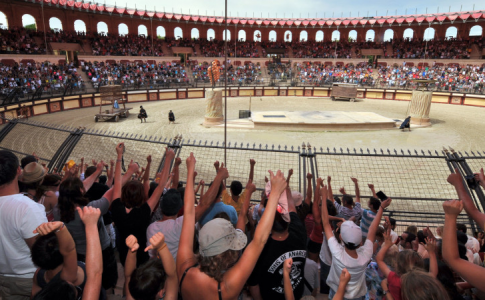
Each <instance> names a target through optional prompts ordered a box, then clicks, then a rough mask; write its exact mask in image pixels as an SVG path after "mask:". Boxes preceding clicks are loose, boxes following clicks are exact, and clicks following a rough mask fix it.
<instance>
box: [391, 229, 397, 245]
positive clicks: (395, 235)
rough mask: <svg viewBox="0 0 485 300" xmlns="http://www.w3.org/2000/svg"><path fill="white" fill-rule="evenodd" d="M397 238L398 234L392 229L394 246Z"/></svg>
mask: <svg viewBox="0 0 485 300" xmlns="http://www.w3.org/2000/svg"><path fill="white" fill-rule="evenodd" d="M397 238H398V235H397V233H396V232H395V231H394V230H392V229H391V241H392V243H393V244H394V243H396V241H397Z"/></svg>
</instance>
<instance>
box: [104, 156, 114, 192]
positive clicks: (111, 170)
mask: <svg viewBox="0 0 485 300" xmlns="http://www.w3.org/2000/svg"><path fill="white" fill-rule="evenodd" d="M114 167H115V162H114V160H110V161H109V169H108V181H106V185H107V186H108V187H109V188H111V187H112V186H113V176H114Z"/></svg>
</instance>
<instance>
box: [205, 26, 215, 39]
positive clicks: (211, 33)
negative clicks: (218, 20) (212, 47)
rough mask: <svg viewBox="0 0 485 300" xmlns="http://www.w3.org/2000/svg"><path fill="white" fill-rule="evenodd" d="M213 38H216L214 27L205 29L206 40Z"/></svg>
mask: <svg viewBox="0 0 485 300" xmlns="http://www.w3.org/2000/svg"><path fill="white" fill-rule="evenodd" d="M215 39H216V32H215V31H214V29H209V30H207V40H208V41H212V40H215Z"/></svg>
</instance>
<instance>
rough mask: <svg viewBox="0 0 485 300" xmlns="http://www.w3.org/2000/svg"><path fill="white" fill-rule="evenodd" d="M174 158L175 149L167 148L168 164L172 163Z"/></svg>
mask: <svg viewBox="0 0 485 300" xmlns="http://www.w3.org/2000/svg"><path fill="white" fill-rule="evenodd" d="M174 158H175V152H173V149H172V148H167V149H166V150H165V159H166V160H167V161H168V162H171V161H172V160H173V159H174Z"/></svg>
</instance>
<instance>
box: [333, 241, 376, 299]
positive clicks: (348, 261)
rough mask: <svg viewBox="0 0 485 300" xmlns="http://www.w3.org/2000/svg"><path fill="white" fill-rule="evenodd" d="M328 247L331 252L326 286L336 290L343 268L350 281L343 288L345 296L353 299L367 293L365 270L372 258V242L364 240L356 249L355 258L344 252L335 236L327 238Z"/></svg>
mask: <svg viewBox="0 0 485 300" xmlns="http://www.w3.org/2000/svg"><path fill="white" fill-rule="evenodd" d="M328 247H329V249H330V252H331V253H332V266H331V267H330V272H329V274H328V277H327V284H328V286H329V287H330V288H331V289H332V290H334V291H335V292H336V291H337V290H338V285H339V282H340V274H341V273H342V270H343V269H344V268H347V270H348V271H349V273H350V276H351V277H350V281H349V283H348V284H347V288H346V289H345V295H344V297H345V298H348V299H354V298H358V297H362V296H364V295H365V294H366V293H367V286H366V284H365V270H366V268H367V264H368V263H369V261H370V260H371V258H372V252H373V243H372V241H371V240H366V241H365V244H364V245H363V246H361V247H360V248H358V249H357V258H352V257H350V255H348V254H347V252H345V248H344V246H342V245H340V244H339V243H338V242H337V239H336V238H335V237H332V238H330V239H329V240H328Z"/></svg>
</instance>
